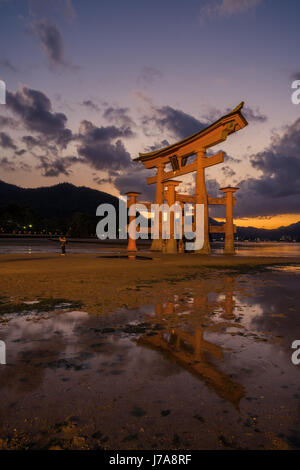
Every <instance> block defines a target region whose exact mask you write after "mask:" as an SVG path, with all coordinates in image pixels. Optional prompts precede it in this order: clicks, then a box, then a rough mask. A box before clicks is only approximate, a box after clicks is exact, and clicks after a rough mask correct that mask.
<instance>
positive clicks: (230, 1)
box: [200, 0, 262, 20]
mask: <svg viewBox="0 0 300 470" xmlns="http://www.w3.org/2000/svg"><path fill="white" fill-rule="evenodd" d="M261 2H262V0H220V1H217V2H212V1H211V0H209V1H207V3H206V4H205V5H204V6H203V7H202V8H201V10H200V16H201V19H202V20H205V19H207V18H215V17H230V16H233V15H236V14H239V13H244V12H246V11H248V10H250V9H251V8H254V7H256V6H257V5H259V4H260V3H261Z"/></svg>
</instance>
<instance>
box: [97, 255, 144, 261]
mask: <svg viewBox="0 0 300 470" xmlns="http://www.w3.org/2000/svg"><path fill="white" fill-rule="evenodd" d="M97 258H117V259H129V260H144V261H151V260H152V259H153V258H150V257H149V256H141V255H109V256H104V255H103V256H97Z"/></svg>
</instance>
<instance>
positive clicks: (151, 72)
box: [137, 66, 163, 88]
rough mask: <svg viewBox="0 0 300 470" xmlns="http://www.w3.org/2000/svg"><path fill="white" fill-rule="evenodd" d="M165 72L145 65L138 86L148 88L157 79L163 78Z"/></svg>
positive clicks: (139, 76)
mask: <svg viewBox="0 0 300 470" xmlns="http://www.w3.org/2000/svg"><path fill="white" fill-rule="evenodd" d="M162 76H163V74H162V72H161V71H160V70H158V69H156V68H154V67H148V66H144V67H143V68H142V69H141V71H140V73H139V75H138V78H137V83H138V86H139V87H141V88H148V87H149V86H152V85H153V84H154V83H155V82H156V81H157V80H159V79H160V78H162Z"/></svg>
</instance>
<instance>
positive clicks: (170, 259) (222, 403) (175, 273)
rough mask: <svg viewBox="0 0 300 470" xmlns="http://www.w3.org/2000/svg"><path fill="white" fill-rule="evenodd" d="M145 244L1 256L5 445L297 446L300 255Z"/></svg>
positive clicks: (0, 383) (0, 388)
mask: <svg viewBox="0 0 300 470" xmlns="http://www.w3.org/2000/svg"><path fill="white" fill-rule="evenodd" d="M123 255H124V256H125V254H123ZM139 255H141V259H137V258H134V257H132V258H128V257H127V256H126V257H125V258H123V257H121V256H119V255H118V256H116V258H115V259H113V258H107V257H105V256H99V255H93V254H88V255H87V254H82V255H69V256H66V257H59V256H57V255H49V254H47V255H45V254H38V255H32V256H30V257H29V256H27V255H2V256H1V257H0V282H1V299H0V340H2V341H4V342H5V345H6V364H1V365H0V400H1V404H2V405H1V410H0V448H2V449H186V450H188V449H299V448H300V419H299V403H300V402H299V400H300V381H299V378H300V375H299V373H300V365H298V366H297V365H295V364H293V363H292V360H291V356H292V353H293V349H292V348H291V345H292V343H293V341H295V340H297V339H300V317H299V306H300V291H299V281H300V271H299V265H300V260H299V259H289V260H286V259H283V258H257V257H256V258H252V257H243V258H241V257H240V258H238V257H226V256H212V257H209V256H200V257H199V256H196V255H192V254H191V255H189V254H188V255H183V256H172V255H160V254H155V253H151V254H149V253H144V254H143V253H139Z"/></svg>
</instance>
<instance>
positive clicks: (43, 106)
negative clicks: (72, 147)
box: [6, 86, 72, 148]
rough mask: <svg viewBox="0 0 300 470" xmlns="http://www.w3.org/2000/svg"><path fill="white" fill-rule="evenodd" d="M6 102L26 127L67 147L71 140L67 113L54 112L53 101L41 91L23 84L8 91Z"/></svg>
mask: <svg viewBox="0 0 300 470" xmlns="http://www.w3.org/2000/svg"><path fill="white" fill-rule="evenodd" d="M6 103H7V107H8V108H9V109H10V110H11V111H12V112H13V113H14V114H16V115H17V116H18V117H19V118H21V120H22V123H23V125H24V127H25V128H26V129H29V130H30V131H32V132H37V133H39V134H41V135H43V136H44V137H46V138H47V139H48V140H49V139H50V140H52V141H54V142H55V143H56V144H57V145H59V146H60V147H61V148H66V146H67V145H68V143H69V142H70V141H71V139H72V132H71V131H70V129H67V128H66V123H67V117H66V115H65V114H63V113H55V112H53V111H52V104H51V101H50V100H49V98H48V97H47V96H46V95H45V94H44V93H42V92H41V91H38V90H33V89H31V88H27V87H26V86H22V87H20V88H19V89H18V90H17V91H16V92H15V93H12V92H9V91H8V92H7V96H6Z"/></svg>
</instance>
